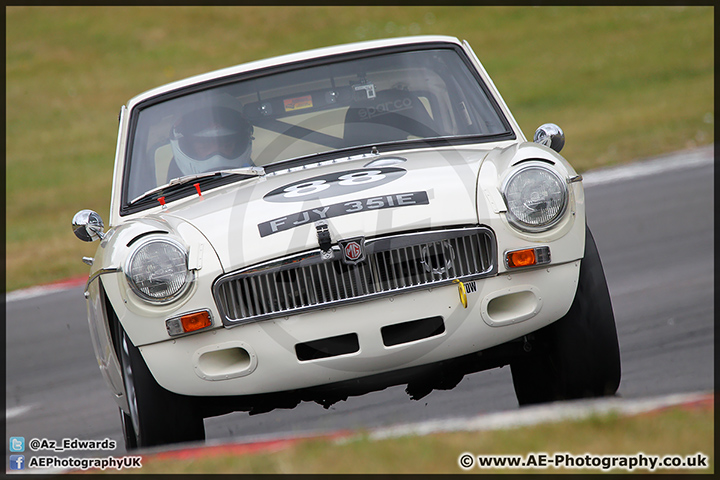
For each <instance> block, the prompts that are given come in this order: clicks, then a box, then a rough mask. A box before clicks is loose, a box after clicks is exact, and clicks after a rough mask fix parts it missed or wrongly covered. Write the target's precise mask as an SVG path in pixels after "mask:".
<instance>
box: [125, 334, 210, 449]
mask: <svg viewBox="0 0 720 480" xmlns="http://www.w3.org/2000/svg"><path fill="white" fill-rule="evenodd" d="M116 325H117V329H118V332H117V333H118V335H117V336H116V338H117V339H118V341H119V345H118V347H119V348H118V350H119V357H120V358H119V359H120V366H121V368H122V374H123V383H124V384H125V393H126V395H127V401H128V405H129V408H130V411H129V412H127V413H126V412H123V411H122V410H120V416H121V420H122V427H123V434H124V437H125V448H126V450H128V451H129V450H134V449H135V448H140V447H150V446H154V445H165V444H169V443H179V442H195V441H202V440H205V426H204V424H203V417H202V415H201V414H200V413H199V412H198V411H197V409H196V407H195V402H194V401H193V398H192V397H186V396H183V395H178V394H175V393H173V392H170V391H168V390H165V389H164V388H162V387H161V386H160V385H158V383H157V382H156V381H155V378H153V376H152V374H151V373H150V370H149V369H148V367H147V365H146V364H145V361H144V360H143V358H142V354H141V353H140V351H139V350H138V348H137V347H136V346H135V345H133V343H132V341H131V340H130V338H129V337H128V336H127V334H126V333H125V331H124V330H123V328H122V326H120V322H119V321H117V324H116Z"/></svg>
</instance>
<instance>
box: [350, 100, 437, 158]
mask: <svg viewBox="0 0 720 480" xmlns="http://www.w3.org/2000/svg"><path fill="white" fill-rule="evenodd" d="M361 95H362V97H363V98H361V99H356V100H355V101H354V102H353V103H352V104H351V105H350V108H348V111H347V113H346V114H345V130H344V133H343V140H344V143H345V146H348V147H350V146H355V145H374V144H376V143H382V142H393V141H398V140H408V139H409V138H417V137H419V138H425V137H437V136H438V135H439V133H438V131H437V126H436V125H435V122H434V121H433V119H432V117H430V114H429V113H428V111H427V110H426V109H425V106H424V105H423V103H422V102H421V101H420V99H419V98H418V97H417V96H416V95H414V94H413V93H411V92H409V91H407V90H400V89H391V90H383V91H379V92H377V93H376V95H375V97H374V98H367V96H366V94H365V92H364V91H363V92H361ZM358 96H360V95H358Z"/></svg>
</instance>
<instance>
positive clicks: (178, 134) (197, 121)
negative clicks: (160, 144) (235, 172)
mask: <svg viewBox="0 0 720 480" xmlns="http://www.w3.org/2000/svg"><path fill="white" fill-rule="evenodd" d="M173 137H174V138H175V139H176V140H177V141H178V147H179V148H180V150H181V151H182V152H183V153H184V154H185V155H187V156H188V157H190V158H192V159H195V160H200V161H203V160H207V159H209V158H212V157H214V156H215V155H220V156H222V157H224V158H227V159H228V160H231V159H234V158H237V157H239V156H240V155H241V154H242V153H243V152H245V150H246V149H247V147H248V144H249V142H250V139H251V137H252V127H251V125H250V124H249V123H248V121H247V120H245V118H244V117H243V116H242V115H241V114H240V113H239V112H237V111H235V110H233V109H230V108H224V107H216V108H207V109H202V110H196V111H194V112H191V113H189V114H187V115H185V116H184V117H183V118H182V120H181V121H180V122H179V123H178V124H177V125H175V127H174V128H173Z"/></svg>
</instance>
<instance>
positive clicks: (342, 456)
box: [128, 406, 715, 474]
mask: <svg viewBox="0 0 720 480" xmlns="http://www.w3.org/2000/svg"><path fill="white" fill-rule="evenodd" d="M713 420H714V412H713V410H712V407H711V406H709V408H703V409H694V410H688V409H683V408H680V407H676V408H671V409H668V410H664V411H661V412H656V413H652V414H646V415H640V416H636V417H620V416H618V415H617V414H610V415H602V416H595V417H590V418H588V419H585V420H579V421H566V422H560V423H548V424H541V425H537V426H532V427H523V428H517V429H508V430H498V431H478V432H463V433H442V434H433V435H427V436H407V437H401V438H395V439H385V440H379V441H373V440H370V439H369V438H368V436H367V435H365V436H361V437H359V438H357V439H355V440H352V441H346V442H337V441H333V440H326V439H315V440H307V441H300V442H298V443H295V444H293V445H291V446H289V447H286V448H284V449H281V450H279V451H274V452H262V453H253V454H244V455H233V454H220V455H204V456H198V457H195V458H189V459H186V458H179V457H178V458H154V457H153V456H146V457H144V458H143V467H142V469H139V470H133V471H129V470H128V472H130V473H143V474H153V473H236V474H237V473H246V474H247V473H251V474H252V473H256V474H258V473H305V474H318V473H403V474H413V473H465V471H464V470H462V469H461V468H460V467H459V466H458V458H459V457H460V455H461V454H463V453H465V452H469V453H472V454H473V455H521V456H523V457H526V456H527V455H528V454H529V453H536V454H539V453H546V454H549V455H550V456H553V455H555V454H560V453H564V452H567V453H570V454H572V455H577V456H584V455H585V454H588V453H589V454H592V455H594V456H602V455H631V456H635V455H638V454H639V453H643V454H644V455H645V456H650V455H657V456H660V457H662V456H664V455H679V456H689V455H694V454H696V453H698V452H699V453H702V454H704V455H706V456H707V457H708V464H709V468H707V469H697V470H694V469H678V470H672V469H662V470H656V471H655V472H654V473H704V474H708V473H713V472H714V468H715V467H714V443H713V438H714V421H713ZM467 473H475V474H478V473H515V474H517V473H603V472H602V470H600V469H590V470H572V469H564V470H563V469H555V468H547V469H494V470H493V469H479V468H477V467H475V468H473V469H470V470H468V471H467ZM609 473H628V472H627V471H625V470H620V469H615V470H610V471H609ZM630 473H640V474H647V473H650V471H649V470H646V469H635V470H633V471H632V472H630Z"/></svg>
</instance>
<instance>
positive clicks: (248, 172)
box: [128, 167, 265, 205]
mask: <svg viewBox="0 0 720 480" xmlns="http://www.w3.org/2000/svg"><path fill="white" fill-rule="evenodd" d="M229 175H244V176H247V177H259V176H263V175H265V169H264V168H262V167H241V168H229V169H226V170H216V171H214V172H204V173H193V174H191V175H183V176H182V177H178V178H173V179H172V180H170V181H169V182H168V183H166V184H164V185H160V186H157V187H155V188H153V189H150V190H148V191H147V192H145V193H143V194H142V195H140V196H138V197H136V198H134V199H133V200H131V201H130V203H129V204H128V205H133V204H135V203H136V202H139V201H141V200H144V199H146V198H152V197H153V195H155V194H156V193H160V192H163V193H170V192H172V191H173V190H176V189H177V188H178V187H182V186H186V185H190V183H191V182H194V181H196V180H201V179H205V178H213V177H217V178H223V177H227V176H229ZM153 200H157V198H153Z"/></svg>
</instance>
